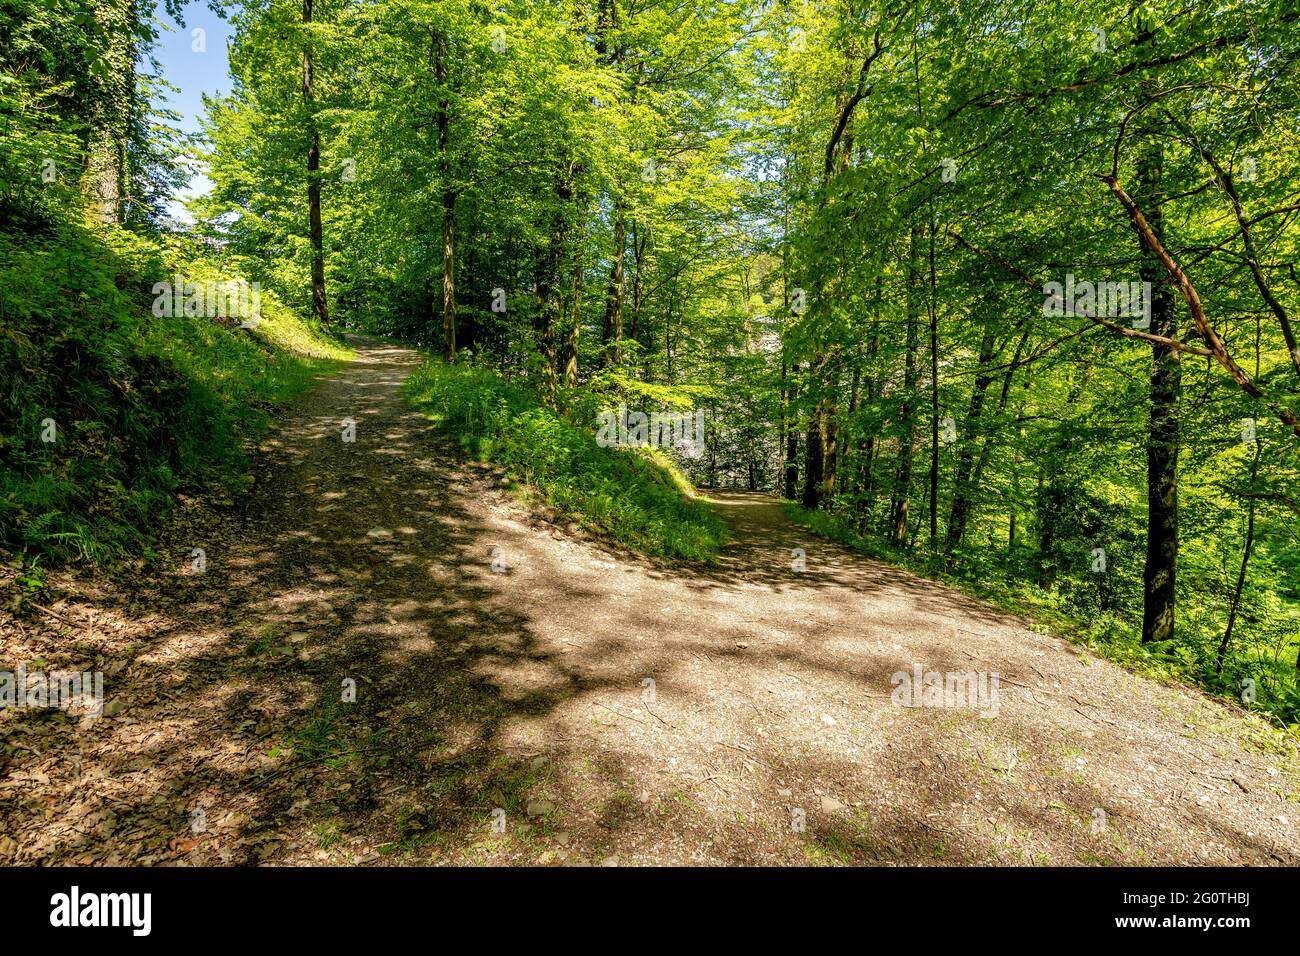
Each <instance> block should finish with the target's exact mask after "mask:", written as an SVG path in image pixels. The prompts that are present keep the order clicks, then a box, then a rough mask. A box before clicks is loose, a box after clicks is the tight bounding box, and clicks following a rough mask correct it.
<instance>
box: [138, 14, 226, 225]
mask: <svg viewBox="0 0 1300 956" xmlns="http://www.w3.org/2000/svg"><path fill="white" fill-rule="evenodd" d="M184 13H185V26H184V27H179V26H177V25H176V24H175V23H173V22H172V21H171V19H170V18H169V17H163V24H162V29H161V31H160V35H159V38H158V46H157V49H156V50H155V51H154V55H155V57H156V58H157V60H158V62H159V63H160V64H161V65H162V73H163V77H164V78H165V79H166V80H167V81H168V82H169V83H171V84H172V85H173V86H176V87H178V88H179V91H178V92H176V93H173V94H171V96H170V97H169V98H168V100H167V105H168V106H169V107H170V108H171V109H173V110H175V111H176V112H177V113H179V114H180V115H181V123H180V126H181V129H182V131H184V132H186V133H195V132H198V130H199V117H200V116H202V115H203V94H204V93H207V94H209V95H213V94H217V95H224V94H226V93H229V92H230V74H229V70H228V66H227V60H226V44H227V41H228V40H229V38H230V24H229V23H227V22H226V21H224V20H222V19H221V18H220V17H218V16H217V15H216V14H215V13H213V12H212V11H211V10H209V9H208V7H207V4H206V3H203V2H196V0H191V2H189V3H187V4H186V5H185V11H184ZM196 29H200V30H203V31H204V34H205V35H204V37H203V40H204V46H206V51H205V52H201V53H200V52H196V51H195V49H194V46H195V44H196V38H195V36H194V33H193V31H194V30H196ZM210 186H211V183H210V182H209V181H208V178H207V177H206V176H204V175H203V174H202V173H199V174H197V175H196V176H194V177H193V178H192V179H191V180H190V183H189V185H188V186H187V187H186V188H184V189H182V190H181V191H180V192H179V193H177V197H176V198H177V200H181V199H184V198H188V197H189V196H195V195H202V194H203V193H205V192H207V190H208V189H209V187H210ZM169 211H170V213H171V215H172V216H173V217H175V218H177V219H179V220H182V221H188V220H189V216H188V215H187V214H186V213H185V210H184V208H183V207H182V206H181V204H180V202H179V201H174V202H173V203H172V204H171V207H170V209H169Z"/></svg>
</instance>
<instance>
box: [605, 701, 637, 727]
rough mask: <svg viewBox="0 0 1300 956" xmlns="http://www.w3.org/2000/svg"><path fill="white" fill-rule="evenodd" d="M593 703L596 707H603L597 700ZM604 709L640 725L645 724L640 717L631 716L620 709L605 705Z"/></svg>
mask: <svg viewBox="0 0 1300 956" xmlns="http://www.w3.org/2000/svg"><path fill="white" fill-rule="evenodd" d="M595 703H596V706H597V707H605V705H604V704H602V703H600V702H599V701H596V702H595ZM605 709H606V710H607V711H609V712H610V713H611V714H617V715H618V716H620V717H626V718H627V719H628V720H634V721H636V722H637V723H638V724H640V725H641V726H642V727H644V726H645V721H644V720H642V719H641V718H640V717H633V716H632V715H631V714H625V713H623V712H622V711H621V710H615V709H614V708H613V707H605Z"/></svg>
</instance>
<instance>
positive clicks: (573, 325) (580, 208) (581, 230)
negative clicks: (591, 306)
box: [564, 194, 587, 388]
mask: <svg viewBox="0 0 1300 956" xmlns="http://www.w3.org/2000/svg"><path fill="white" fill-rule="evenodd" d="M586 216H587V197H586V195H585V194H580V195H579V196H578V204H577V209H576V217H577V223H576V228H575V230H574V232H575V238H574V247H573V282H572V299H571V301H570V303H569V343H568V347H567V348H566V349H565V362H564V385H565V387H566V388H573V387H574V386H575V385H577V384H578V337H579V336H580V335H581V333H582V290H583V285H584V281H583V280H584V277H585V276H584V270H585V253H586V234H585V228H586Z"/></svg>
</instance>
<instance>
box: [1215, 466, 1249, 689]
mask: <svg viewBox="0 0 1300 956" xmlns="http://www.w3.org/2000/svg"><path fill="white" fill-rule="evenodd" d="M1259 454H1260V446H1259V443H1258V442H1256V444H1255V460H1254V461H1253V462H1251V465H1250V481H1251V484H1252V485H1253V484H1254V483H1255V478H1256V476H1257V475H1258V474H1259ZM1247 509H1248V510H1247V512H1246V545H1245V547H1244V548H1242V551H1241V570H1240V571H1239V572H1238V573H1237V586H1236V587H1235V588H1234V589H1233V591H1232V605H1231V606H1230V607H1229V608H1228V624H1227V626H1226V627H1224V629H1223V640H1222V641H1220V642H1219V652H1218V654H1217V655H1216V656H1215V659H1214V673H1216V674H1222V673H1223V661H1224V659H1225V658H1226V657H1227V656H1228V646H1229V644H1231V643H1232V626H1233V624H1235V623H1236V622H1237V609H1238V608H1240V607H1241V592H1242V590H1243V589H1244V588H1245V587H1246V569H1247V567H1248V566H1249V565H1250V551H1251V548H1252V547H1253V546H1254V544H1255V499H1254V498H1251V499H1250V504H1249V505H1248V506H1247Z"/></svg>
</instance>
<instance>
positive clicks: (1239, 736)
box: [0, 341, 1300, 865]
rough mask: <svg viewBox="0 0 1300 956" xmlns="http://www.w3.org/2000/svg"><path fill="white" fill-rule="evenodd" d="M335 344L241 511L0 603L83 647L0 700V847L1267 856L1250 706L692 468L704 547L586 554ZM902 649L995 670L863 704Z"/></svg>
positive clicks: (189, 855)
mask: <svg viewBox="0 0 1300 956" xmlns="http://www.w3.org/2000/svg"><path fill="white" fill-rule="evenodd" d="M358 351H359V358H358V360H357V361H356V362H355V363H353V364H352V365H350V366H349V367H347V368H346V369H344V371H343V372H342V374H340V375H337V376H335V377H332V378H329V379H326V380H325V381H324V382H323V383H322V384H321V385H320V386H319V387H318V388H317V389H315V390H314V391H313V392H311V393H310V394H309V395H308V396H306V397H305V398H304V399H303V401H302V402H301V403H300V404H299V405H298V406H297V407H295V408H294V409H292V410H291V411H290V413H289V414H288V416H287V417H286V419H285V420H284V421H283V423H282V424H281V426H280V427H279V428H278V430H277V431H276V432H275V433H274V435H273V436H272V437H271V438H269V439H268V440H267V441H266V442H265V443H264V448H263V452H262V454H261V455H260V456H259V459H258V463H257V483H256V485H255V489H256V492H255V493H254V494H253V495H251V496H249V497H248V498H247V499H243V501H244V503H245V505H246V510H243V511H241V509H240V506H238V505H235V504H233V503H232V504H228V505H226V506H225V507H221V506H214V505H203V506H200V507H194V508H191V509H188V511H187V512H186V513H185V514H184V515H183V516H182V517H181V518H180V519H178V520H177V521H176V522H174V526H173V527H172V528H171V529H170V530H169V531H168V533H167V535H166V538H165V540H166V541H167V548H166V553H167V555H168V562H169V564H168V567H166V568H164V569H162V571H160V572H158V573H153V572H150V573H145V574H141V575H140V576H139V577H138V578H137V579H135V580H133V581H130V582H126V583H119V584H116V585H110V584H95V585H93V586H92V585H81V586H80V587H79V589H74V588H73V587H72V585H71V584H68V588H69V596H68V597H67V598H66V599H65V600H63V601H61V602H60V603H59V604H58V605H57V606H56V607H55V609H54V613H57V614H58V615H60V617H61V618H63V620H64V621H65V623H71V624H72V625H75V627H74V628H73V629H72V630H71V632H69V629H68V628H61V627H59V626H58V622H57V621H47V622H46V623H48V624H50V627H49V628H48V629H47V630H41V629H39V628H34V627H32V626H31V622H28V624H27V625H26V626H23V627H22V629H21V631H20V632H18V633H17V640H18V641H20V642H21V643H20V647H21V649H22V650H21V653H25V654H26V655H28V658H29V659H34V658H36V657H43V658H44V659H47V660H52V661H57V660H58V659H59V658H58V655H59V654H60V653H63V654H67V653H69V649H71V651H74V652H76V653H77V654H80V655H81V656H82V659H91V658H93V659H95V660H97V661H100V662H102V663H103V666H104V669H105V670H106V672H107V673H108V676H107V678H106V681H107V690H108V697H109V699H110V702H111V703H110V707H109V711H110V716H106V717H104V718H101V719H99V720H97V721H90V720H83V721H81V722H77V721H75V720H70V719H67V718H66V717H65V716H64V715H62V714H56V715H54V716H52V717H33V716H29V715H20V716H19V717H17V718H15V719H13V720H10V721H9V722H8V723H6V724H0V728H3V729H4V730H5V734H6V739H7V740H8V743H9V752H10V756H11V760H10V765H9V766H8V768H7V770H6V769H4V768H0V774H5V776H3V777H0V807H4V808H6V809H2V810H0V814H3V815H4V817H5V818H4V819H3V820H0V823H3V826H0V834H4V835H5V836H4V837H0V839H3V840H5V841H6V842H0V860H3V859H5V858H8V859H9V860H17V861H18V862H24V863H31V862H36V861H41V862H44V863H70V862H88V863H103V862H108V863H132V862H135V863H144V862H148V863H159V862H182V861H183V862H186V863H192V864H202V863H209V864H210V863H247V862H259V861H264V862H275V863H381V862H391V863H428V862H438V863H444V862H445V863H463V862H475V863H480V862H487V863H537V864H559V863H600V862H617V863H624V864H666V863H708V864H721V863H745V864H803V863H809V862H813V863H833V862H858V863H881V864H883V863H898V864H918V863H949V864H951V863H1006V864H1023V863H1059V864H1074V863H1080V862H1082V863H1103V862H1110V863H1135V864H1136V863H1144V864H1166V863H1185V864H1186V863H1191V864H1209V863H1262V864H1268V863H1286V864H1291V865H1294V864H1296V863H1300V812H1297V808H1296V806H1295V804H1294V802H1289V801H1288V799H1287V798H1286V797H1287V795H1289V796H1290V797H1291V800H1294V799H1295V797H1296V791H1297V789H1300V774H1298V773H1297V767H1296V763H1295V758H1294V755H1293V754H1292V755H1289V756H1287V755H1285V754H1283V753H1279V752H1273V751H1272V750H1271V749H1270V746H1269V738H1268V735H1267V734H1265V733H1264V732H1263V731H1262V726H1263V725H1262V724H1261V723H1260V722H1259V721H1258V720H1257V719H1255V718H1253V717H1248V716H1243V715H1240V714H1239V713H1237V712H1235V711H1233V710H1232V709H1230V708H1226V707H1224V706H1222V705H1220V704H1217V703H1214V702H1212V701H1210V700H1208V699H1206V698H1204V697H1202V696H1201V695H1199V694H1196V693H1193V692H1189V691H1184V690H1181V689H1177V688H1169V687H1163V686H1160V685H1158V684H1155V683H1153V682H1150V681H1148V680H1144V679H1141V678H1138V677H1135V676H1133V675H1131V674H1129V673H1127V672H1125V671H1123V670H1122V669H1120V668H1118V667H1116V666H1113V665H1112V664H1110V663H1108V662H1105V661H1102V660H1099V659H1096V658H1094V657H1093V656H1091V655H1090V654H1088V653H1086V652H1085V651H1084V650H1082V649H1080V648H1077V647H1074V646H1072V645H1070V644H1068V643H1066V642H1064V641H1061V640H1058V639H1055V638H1051V637H1047V636H1043V635H1040V634H1037V633H1035V632H1033V631H1030V630H1028V629H1026V627H1025V626H1024V624H1023V622H1020V621H1018V620H1016V619H1014V618H1012V617H1010V616H1008V615H1006V614H1004V613H1001V612H999V611H997V610H995V609H993V608H991V607H989V606H987V605H985V604H982V603H981V602H979V601H976V600H974V599H971V598H969V597H967V596H965V595H963V594H961V593H959V592H957V591H954V590H951V589H949V588H946V587H944V586H942V585H939V584H936V583H933V582H930V581H925V580H923V579H920V578H917V577H915V576H913V575H910V574H908V573H906V572H903V571H901V570H898V569H896V568H893V567H889V566H886V565H883V564H880V563H877V562H874V561H871V560H868V559H866V558H864V557H862V556H859V555H856V554H854V553H851V552H849V551H847V550H845V549H843V548H841V547H839V546H837V545H835V544H832V543H830V542H827V541H824V540H821V539H817V538H814V537H813V536H812V535H810V534H809V533H808V532H806V531H805V530H804V529H802V528H800V527H798V526H796V525H794V524H792V523H791V522H789V521H788V520H787V519H786V518H785V516H784V514H783V513H782V510H781V507H780V505H779V503H778V502H776V501H774V500H773V499H771V498H768V497H765V496H762V495H756V494H748V493H740V492H718V493H715V494H714V495H712V497H713V500H714V501H715V502H716V504H717V507H718V509H719V511H720V513H721V514H722V515H723V516H724V517H725V518H726V520H727V521H728V522H729V523H730V525H731V527H732V528H733V532H734V534H733V540H732V542H731V543H730V544H729V545H728V547H727V549H726V550H725V552H724V553H723V555H722V557H721V559H720V561H719V562H718V563H717V564H716V565H714V566H710V567H688V568H681V567H675V568H674V567H667V566H665V565H662V564H658V563H655V562H651V561H648V560H645V559H643V558H640V557H637V556H634V555H628V554H624V553H615V552H612V551H610V550H608V549H607V548H605V547H603V546H602V545H600V544H599V543H598V542H595V541H593V540H591V539H590V538H587V537H585V536H583V535H581V534H576V533H570V531H569V530H565V529H564V527H563V524H562V523H552V522H551V521H549V520H548V519H547V518H545V517H544V516H542V515H540V513H539V511H538V509H536V508H532V507H529V506H526V505H525V504H523V503H521V502H520V501H519V500H518V499H517V498H516V497H514V496H513V495H512V494H511V493H510V492H508V491H507V490H505V489H504V488H503V487H502V485H501V483H500V482H498V481H497V480H496V479H495V477H494V474H493V472H491V471H490V470H489V469H486V468H483V467H480V466H477V465H475V464H472V463H467V462H465V461H463V459H461V458H460V456H458V455H456V454H454V453H453V451H452V450H451V449H450V448H449V446H448V444H447V443H446V442H445V441H444V440H443V439H441V438H439V437H438V436H436V435H435V433H434V432H433V431H432V429H431V428H430V427H429V424H428V422H427V421H426V420H425V419H424V418H423V417H422V416H421V415H420V414H418V413H417V412H415V411H413V410H412V409H411V408H410V407H409V406H408V405H407V404H406V403H405V401H404V399H403V396H402V392H401V383H402V381H403V380H404V378H405V377H406V376H407V375H408V374H409V372H410V371H411V370H412V369H413V368H414V367H415V366H416V365H417V363H418V361H419V357H418V355H417V354H416V353H415V352H412V351H410V350H408V349H402V348H398V347H395V346H392V345H387V344H384V343H380V342H373V341H365V342H362V343H361V344H359V346H358ZM345 419H353V420H355V422H356V432H355V441H353V442H345V441H343V439H342V435H341V428H342V423H343V421H344V420H345ZM197 547H202V548H204V550H205V552H206V558H207V567H206V569H205V570H204V571H202V572H201V573H197V572H195V571H194V570H193V569H192V568H191V559H190V554H191V549H192V548H197ZM794 548H801V549H803V550H804V552H805V553H806V569H805V570H803V571H795V570H794V569H793V567H792V549H794ZM65 583H67V582H65ZM916 666H920V667H922V668H923V669H925V670H927V671H940V672H950V671H953V672H956V671H962V672H967V671H975V672H984V673H989V674H991V673H997V674H998V675H1000V681H1001V683H1000V687H999V689H998V694H997V698H996V708H993V707H992V704H993V700H992V699H984V700H976V701H974V702H973V703H974V704H975V706H966V707H961V706H956V707H953V706H950V707H919V708H902V707H896V706H894V705H893V704H892V703H891V700H890V696H891V691H892V690H893V686H892V684H891V675H894V674H895V673H897V672H900V671H902V672H909V673H910V672H912V671H913V668H914V667H916ZM345 679H346V680H351V681H355V682H356V686H357V691H356V699H355V702H345V701H343V700H342V699H341V698H342V697H343V693H342V687H343V682H344V681H345ZM13 713H14V712H10V715H12V714H13ZM331 755H337V756H331Z"/></svg>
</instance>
